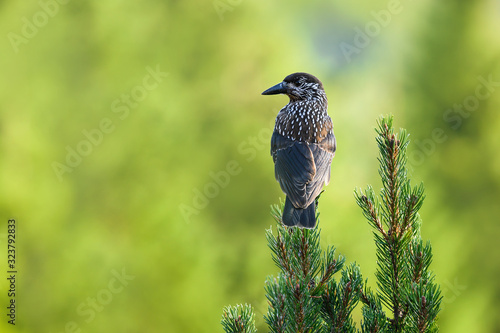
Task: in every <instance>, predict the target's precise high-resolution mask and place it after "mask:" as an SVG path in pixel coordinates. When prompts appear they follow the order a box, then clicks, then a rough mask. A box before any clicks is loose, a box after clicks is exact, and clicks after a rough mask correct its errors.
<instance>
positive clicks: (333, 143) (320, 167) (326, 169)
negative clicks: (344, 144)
mask: <svg viewBox="0 0 500 333" xmlns="http://www.w3.org/2000/svg"><path fill="white" fill-rule="evenodd" d="M315 146H316V147H317V149H313V155H314V161H315V163H316V170H317V171H316V172H317V174H318V175H323V174H324V175H325V177H324V184H325V185H328V183H330V170H331V168H330V164H331V163H332V159H333V157H334V156H335V151H336V150H337V140H336V139H335V135H334V134H333V130H331V131H330V132H329V133H328V135H327V136H326V138H324V139H323V141H321V142H319V143H317V144H315ZM318 149H319V150H318ZM325 153H326V154H325Z"/></svg>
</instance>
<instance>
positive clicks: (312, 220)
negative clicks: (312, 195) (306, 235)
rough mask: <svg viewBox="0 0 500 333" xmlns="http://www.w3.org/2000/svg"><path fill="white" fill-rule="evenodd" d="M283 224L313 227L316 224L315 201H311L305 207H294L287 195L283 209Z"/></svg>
mask: <svg viewBox="0 0 500 333" xmlns="http://www.w3.org/2000/svg"><path fill="white" fill-rule="evenodd" d="M283 224H284V225H286V226H289V227H299V228H309V229H312V228H314V227H315V226H316V203H314V202H313V203H311V204H310V205H309V206H308V207H307V208H305V209H301V208H295V207H294V206H293V205H292V202H291V201H290V200H289V199H288V197H287V198H286V200H285V208H284V209H283Z"/></svg>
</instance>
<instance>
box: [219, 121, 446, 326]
mask: <svg viewBox="0 0 500 333" xmlns="http://www.w3.org/2000/svg"><path fill="white" fill-rule="evenodd" d="M392 122H393V119H392V117H386V118H381V119H380V120H379V121H378V128H377V130H376V131H377V138H376V141H377V145H378V148H379V163H380V167H379V174H380V176H381V178H382V190H381V193H380V196H379V197H377V196H376V195H375V192H374V190H373V188H372V187H371V186H368V187H367V189H366V190H365V191H364V192H362V191H360V190H356V191H355V197H356V201H357V203H358V205H359V206H360V207H361V209H362V211H363V215H364V216H365V217H366V219H367V220H368V223H369V225H370V226H371V227H372V228H373V234H374V239H375V245H376V256H377V264H378V267H377V271H376V273H375V277H376V279H377V281H376V282H377V290H376V292H373V291H372V290H371V289H370V288H368V287H367V285H366V282H364V281H363V279H362V276H361V272H360V268H359V266H358V265H356V264H355V263H352V264H350V265H345V258H344V257H343V256H342V255H339V256H336V255H335V248H334V247H333V246H331V247H328V248H327V249H326V250H325V251H322V250H321V247H320V229H319V227H316V228H315V229H312V230H311V229H300V228H293V227H292V228H288V227H285V226H283V225H282V223H281V212H282V211H283V205H282V206H281V208H280V207H278V206H274V207H273V208H272V215H273V216H274V218H275V220H276V222H277V226H276V230H277V231H276V234H274V233H273V231H272V230H271V229H269V230H267V231H266V237H267V241H268V245H269V248H270V249H271V253H272V258H273V260H274V262H275V264H276V265H277V267H278V268H279V269H280V272H279V274H278V276H276V277H272V276H270V277H268V279H267V280H266V284H265V290H266V297H267V299H268V303H269V308H268V312H267V314H266V315H265V320H266V323H267V324H268V327H269V330H270V332H275V333H285V332H287V333H288V332H289V333H292V332H293V333H296V332H363V333H365V332H372V333H375V332H395V333H396V332H419V333H420V332H422V333H423V332H437V330H438V328H437V323H436V319H437V314H438V312H439V306H440V303H441V296H440V289H439V286H438V285H437V284H436V283H435V282H434V275H433V274H432V272H431V271H430V270H429V267H430V264H431V261H432V249H431V245H430V243H429V242H427V243H425V244H424V243H423V241H422V239H421V236H420V225H421V223H420V218H419V215H418V210H419V209H420V207H421V206H422V203H423V200H424V187H423V185H422V184H421V185H419V186H416V187H413V188H412V187H411V185H410V180H409V179H408V177H407V171H406V161H407V157H406V149H407V147H408V144H409V139H408V134H407V133H406V131H405V130H400V132H399V133H398V134H395V133H394V129H393V126H392ZM317 203H318V201H316V205H317ZM318 215H319V214H318ZM317 219H318V217H317ZM318 222H319V221H318ZM338 272H341V273H340V276H339V277H336V276H335V275H336V273H338ZM358 303H361V304H362V315H363V318H362V321H361V323H360V328H361V330H359V329H357V328H356V325H355V323H354V321H353V319H352V311H353V309H354V308H355V307H356V306H357V305H358ZM386 311H387V312H389V313H390V316H388V315H387V314H386ZM253 318H254V315H253V312H252V311H251V308H250V307H249V306H247V305H245V306H236V307H227V308H225V309H224V313H223V317H222V325H223V327H224V330H225V332H256V330H255V323H254V319H253Z"/></svg>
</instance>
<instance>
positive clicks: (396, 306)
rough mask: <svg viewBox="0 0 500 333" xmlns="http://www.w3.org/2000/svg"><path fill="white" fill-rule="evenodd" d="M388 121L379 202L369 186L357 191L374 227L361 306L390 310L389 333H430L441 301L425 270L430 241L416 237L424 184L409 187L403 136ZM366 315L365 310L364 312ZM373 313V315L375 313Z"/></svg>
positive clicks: (381, 126) (380, 137)
mask: <svg viewBox="0 0 500 333" xmlns="http://www.w3.org/2000/svg"><path fill="white" fill-rule="evenodd" d="M392 121H393V119H392V117H387V118H381V119H380V120H379V122H378V129H377V144H378V147H379V162H380V168H379V174H380V176H381V178H382V186H383V187H382V190H381V192H380V200H377V197H376V195H375V193H374V191H373V188H371V187H370V186H369V187H368V188H367V189H366V191H365V192H364V193H363V192H361V191H359V190H358V191H356V201H357V203H358V205H359V206H360V207H361V208H362V210H363V215H364V216H365V217H366V218H367V220H368V223H369V224H370V226H371V227H372V228H373V229H374V238H375V244H376V247H377V264H378V268H377V271H376V273H375V276H376V278H377V286H378V289H379V290H378V291H379V293H377V295H376V296H373V297H372V299H371V300H370V301H369V302H365V304H366V305H365V306H368V307H369V308H370V307H372V306H373V304H377V303H378V302H379V299H380V302H381V303H382V304H383V305H385V306H386V307H387V308H389V309H390V311H391V312H392V318H391V319H389V324H390V329H391V332H408V331H412V332H433V331H434V330H437V328H436V322H435V319H436V316H437V314H438V312H439V305H440V302H441V296H440V290H439V287H438V286H437V285H436V284H435V283H434V277H433V275H432V273H431V272H430V271H429V267H430V264H431V261H432V252H431V246H430V243H427V244H426V245H425V246H424V245H423V243H422V239H421V237H420V224H419V216H418V210H419V209H420V207H421V206H422V203H423V200H424V187H423V185H422V184H421V185H419V186H416V187H414V188H412V187H411V185H410V180H409V178H408V177H407V170H406V161H407V157H406V150H407V147H408V144H409V139H408V134H407V133H406V131H405V130H400V132H399V134H398V135H396V134H395V133H394V129H393V126H392ZM366 311H369V310H368V309H367V310H366ZM375 312H376V311H375Z"/></svg>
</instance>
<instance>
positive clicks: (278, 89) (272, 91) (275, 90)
mask: <svg viewBox="0 0 500 333" xmlns="http://www.w3.org/2000/svg"><path fill="white" fill-rule="evenodd" d="M286 92H287V88H286V86H285V84H284V83H283V82H281V83H278V84H277V85H275V86H272V87H271V88H269V89H267V90H266V91H264V92H263V93H262V95H276V94H286Z"/></svg>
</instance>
